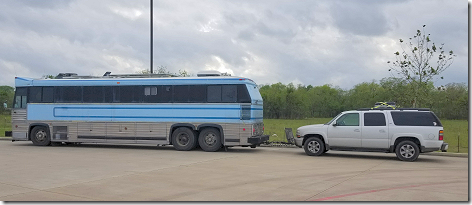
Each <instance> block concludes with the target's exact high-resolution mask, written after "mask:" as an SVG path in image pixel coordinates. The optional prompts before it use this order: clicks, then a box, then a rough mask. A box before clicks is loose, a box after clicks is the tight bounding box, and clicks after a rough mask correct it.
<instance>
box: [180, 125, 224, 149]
mask: <svg viewBox="0 0 472 205" xmlns="http://www.w3.org/2000/svg"><path fill="white" fill-rule="evenodd" d="M197 144H198V145H200V147H201V148H202V149H203V150H204V151H207V152H215V151H218V150H219V149H220V148H221V145H222V144H221V137H220V132H219V131H218V130H217V129H215V128H206V129H204V130H202V131H201V132H200V134H199V136H198V139H197V136H196V133H195V132H194V131H193V130H191V129H189V128H186V127H179V128H177V129H176V130H175V131H174V132H173V133H172V145H173V146H174V148H175V149H176V150H179V151H189V150H192V149H194V148H195V147H197Z"/></svg>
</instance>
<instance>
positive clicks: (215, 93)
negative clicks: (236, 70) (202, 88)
mask: <svg viewBox="0 0 472 205" xmlns="http://www.w3.org/2000/svg"><path fill="white" fill-rule="evenodd" d="M207 95H208V96H207V100H208V102H209V103H216V102H221V85H210V86H208V88H207Z"/></svg>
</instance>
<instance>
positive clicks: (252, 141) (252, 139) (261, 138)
mask: <svg viewBox="0 0 472 205" xmlns="http://www.w3.org/2000/svg"><path fill="white" fill-rule="evenodd" d="M268 140H269V135H259V136H252V137H250V138H247V143H250V144H253V145H258V144H261V143H263V142H265V141H268Z"/></svg>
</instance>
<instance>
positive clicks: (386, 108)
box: [357, 107, 430, 111]
mask: <svg viewBox="0 0 472 205" xmlns="http://www.w3.org/2000/svg"><path fill="white" fill-rule="evenodd" d="M357 110H358V111H366V110H399V111H403V110H418V111H430V109H429V108H391V107H379V108H359V109H357Z"/></svg>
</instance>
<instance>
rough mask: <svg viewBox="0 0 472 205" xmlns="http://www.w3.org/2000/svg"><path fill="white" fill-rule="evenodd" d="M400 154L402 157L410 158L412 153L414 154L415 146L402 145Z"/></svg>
mask: <svg viewBox="0 0 472 205" xmlns="http://www.w3.org/2000/svg"><path fill="white" fill-rule="evenodd" d="M400 154H401V155H402V157H404V158H411V157H413V155H415V148H413V146H411V145H409V144H406V145H403V146H402V147H400Z"/></svg>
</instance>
